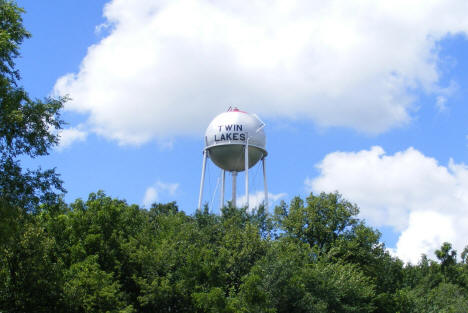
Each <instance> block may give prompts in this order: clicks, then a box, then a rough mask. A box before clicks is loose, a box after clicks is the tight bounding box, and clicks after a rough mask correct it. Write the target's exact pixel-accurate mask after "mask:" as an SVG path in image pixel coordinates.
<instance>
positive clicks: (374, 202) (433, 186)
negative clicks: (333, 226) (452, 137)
mask: <svg viewBox="0 0 468 313" xmlns="http://www.w3.org/2000/svg"><path fill="white" fill-rule="evenodd" d="M317 167H318V169H319V170H320V174H319V176H318V177H316V178H313V179H306V182H305V183H306V186H307V188H308V189H309V190H310V191H313V192H316V193H318V192H321V191H325V192H333V191H336V190H337V191H339V192H340V193H342V194H343V196H344V197H345V198H346V199H348V200H350V201H353V202H356V203H357V204H358V205H359V207H360V208H361V213H360V214H361V217H362V218H365V219H366V220H368V221H369V222H370V223H371V224H372V225H374V226H377V227H379V226H391V227H393V228H394V229H395V230H396V231H398V232H401V234H400V237H399V239H398V243H397V246H396V250H395V253H396V254H397V255H398V256H399V257H401V258H402V259H404V260H405V261H412V262H415V260H417V259H418V258H419V257H420V255H421V254H422V253H426V254H428V255H432V256H433V254H432V253H433V251H434V250H435V249H438V248H440V246H441V244H442V243H443V242H444V241H450V242H451V243H453V245H454V247H455V248H456V249H457V250H458V251H459V252H461V251H463V248H464V246H465V245H468V241H467V240H466V238H468V228H467V227H466V225H468V193H467V190H468V167H467V166H466V165H464V164H455V163H454V162H453V161H452V160H450V162H449V164H448V166H442V165H439V164H438V162H437V161H436V160H435V159H433V158H430V157H427V156H425V155H423V154H422V153H421V152H419V151H417V150H415V149H414V148H409V149H407V150H406V151H403V152H398V153H395V154H394V155H386V154H385V152H384V150H383V149H382V148H381V147H373V148H371V149H370V150H363V151H359V152H334V153H330V154H328V155H327V156H326V157H325V158H324V159H323V160H322V161H321V162H320V164H318V165H317Z"/></svg>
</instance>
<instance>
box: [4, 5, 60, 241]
mask: <svg viewBox="0 0 468 313" xmlns="http://www.w3.org/2000/svg"><path fill="white" fill-rule="evenodd" d="M22 14H23V10H22V9H20V8H19V7H18V6H17V5H16V3H15V2H13V1H8V0H0V220H1V221H2V222H3V223H2V225H1V227H0V229H1V233H0V236H1V237H0V241H1V242H4V241H5V240H1V239H4V236H5V234H7V233H9V232H11V228H10V227H9V225H10V224H12V221H14V220H15V218H16V217H17V216H18V214H21V213H24V212H33V211H35V210H36V209H37V208H38V205H39V204H41V203H53V202H55V201H56V200H57V197H58V195H57V194H58V193H61V192H63V191H64V189H63V188H62V184H61V181H60V179H59V177H58V175H57V174H56V173H55V171H54V170H53V169H49V170H42V169H40V168H39V169H35V170H30V169H23V167H22V165H21V158H22V157H30V158H35V157H38V156H43V155H47V154H48V153H49V151H50V148H51V147H53V146H54V145H56V144H57V143H58V140H59V135H58V130H59V129H61V128H62V125H63V121H62V120H61V118H60V109H61V108H62V107H63V104H64V102H65V101H66V99H65V98H59V99H51V98H46V99H44V100H34V99H31V97H29V95H28V93H27V92H26V91H25V90H24V89H23V88H22V87H20V86H19V82H20V74H19V72H18V70H17V69H16V67H15V59H16V58H17V57H18V56H19V54H20V53H19V48H20V45H21V43H22V42H23V40H24V39H26V38H29V37H30V34H29V32H28V31H27V30H26V29H25V28H24V26H23V23H22V22H23V21H22V17H21V15H22Z"/></svg>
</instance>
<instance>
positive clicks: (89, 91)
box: [54, 0, 468, 144]
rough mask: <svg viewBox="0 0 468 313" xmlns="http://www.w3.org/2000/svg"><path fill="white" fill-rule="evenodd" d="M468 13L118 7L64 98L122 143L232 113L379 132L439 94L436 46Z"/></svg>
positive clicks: (325, 4)
mask: <svg viewBox="0 0 468 313" xmlns="http://www.w3.org/2000/svg"><path fill="white" fill-rule="evenodd" d="M467 10H468V3H467V2H466V1H463V0H449V1H446V0H439V1H429V2H428V1H422V0H420V1H405V0H396V1H391V3H390V2H385V1H367V2H362V1H361V2H355V1H343V0H333V1H309V0H302V1H293V2H291V1H273V2H272V1H267V0H260V1H255V2H254V3H252V2H239V1H208V0H201V1H195V0H182V1H149V0H134V1H128V0H113V1H111V2H109V3H108V4H107V5H106V6H105V8H104V18H105V22H104V23H103V25H105V26H106V27H108V31H109V34H108V35H107V36H106V37H105V38H103V39H102V40H101V41H100V42H99V43H97V44H95V45H93V46H91V47H89V49H88V53H87V55H86V57H85V58H84V59H83V61H82V63H81V66H80V69H79V71H78V72H77V73H69V74H66V75H64V76H63V77H61V78H59V79H58V80H57V82H56V85H55V88H54V91H55V93H56V94H61V95H63V94H69V95H70V96H71V98H72V99H73V100H72V101H70V102H68V103H67V104H66V108H67V109H68V110H72V111H76V112H81V113H85V114H88V115H89V119H88V127H89V129H90V131H93V132H95V133H97V134H100V135H102V136H105V137H107V138H111V139H115V140H117V141H118V142H119V143H121V144H141V143H144V142H146V141H148V140H151V139H153V138H160V137H165V136H177V135H187V134H193V133H196V134H199V133H201V131H202V130H203V129H204V127H205V126H206V125H207V124H208V121H209V119H210V118H211V117H212V116H214V115H215V114H217V113H219V112H220V111H223V110H225V109H226V107H227V106H228V105H231V104H234V105H238V106H241V107H242V108H243V109H245V110H247V111H253V112H257V113H259V114H261V115H263V116H266V117H276V116H282V117H288V118H295V117H301V118H307V119H310V120H312V121H314V122H315V123H316V124H317V125H321V126H345V127H351V128H354V129H357V130H359V131H364V132H369V133H378V132H383V131H385V130H387V129H389V128H391V127H395V126H398V125H401V124H404V123H407V122H408V121H410V120H411V112H412V111H413V109H414V95H415V91H421V90H423V91H425V92H428V93H435V95H436V96H437V94H438V93H439V92H440V91H441V90H442V89H443V86H439V85H438V84H439V78H440V77H439V76H440V74H439V68H438V61H439V54H438V51H439V49H438V46H437V44H438V41H439V40H440V39H441V38H444V37H445V36H447V35H450V34H457V33H463V34H466V33H467V31H468V20H467V19H466V16H465V15H466V14H465V12H467Z"/></svg>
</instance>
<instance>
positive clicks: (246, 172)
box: [245, 137, 249, 209]
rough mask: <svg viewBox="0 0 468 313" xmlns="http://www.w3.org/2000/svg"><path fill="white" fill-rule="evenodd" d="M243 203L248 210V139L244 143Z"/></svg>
mask: <svg viewBox="0 0 468 313" xmlns="http://www.w3.org/2000/svg"><path fill="white" fill-rule="evenodd" d="M245 203H246V206H247V209H248V208H249V138H248V137H247V140H246V141H245Z"/></svg>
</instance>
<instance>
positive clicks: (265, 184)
mask: <svg viewBox="0 0 468 313" xmlns="http://www.w3.org/2000/svg"><path fill="white" fill-rule="evenodd" d="M262 167H263V188H264V189H265V202H264V205H265V211H266V212H268V186H267V180H266V168H265V157H263V159H262Z"/></svg>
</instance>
